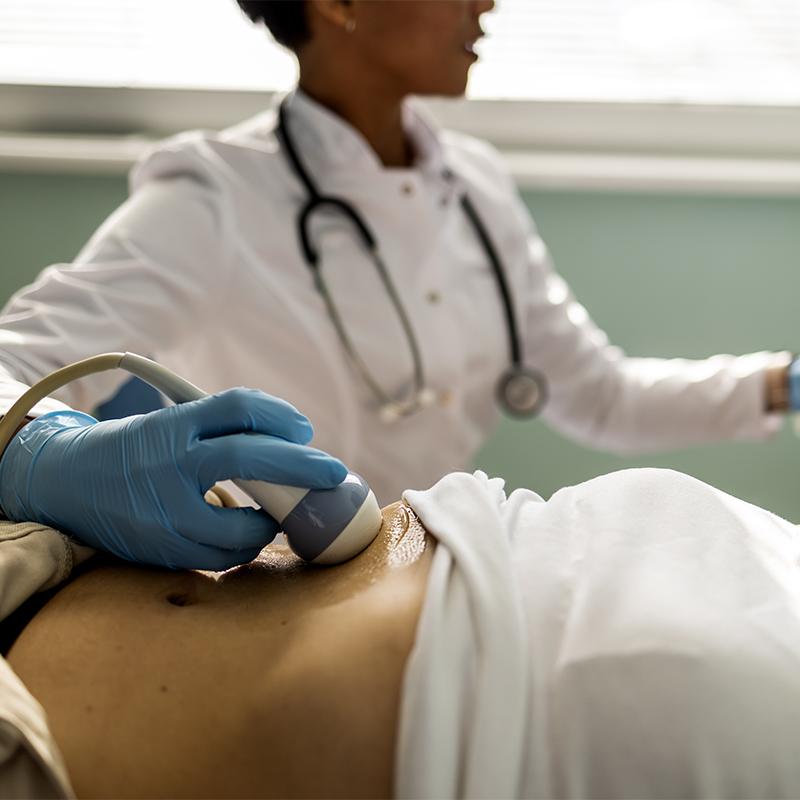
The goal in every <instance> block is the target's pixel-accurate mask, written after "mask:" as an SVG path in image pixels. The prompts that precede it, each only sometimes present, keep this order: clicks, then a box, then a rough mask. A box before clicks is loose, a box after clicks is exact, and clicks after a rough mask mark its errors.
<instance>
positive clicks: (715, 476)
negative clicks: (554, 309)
mask: <svg viewBox="0 0 800 800" xmlns="http://www.w3.org/2000/svg"><path fill="white" fill-rule="evenodd" d="M125 195H126V187H125V181H124V179H122V178H119V177H103V176H60V175H41V174H35V175H34V174H15V173H6V174H3V173H0V246H2V251H0V252H2V256H1V257H0V299H3V300H4V299H5V298H6V297H8V296H9V295H10V294H11V292H12V291H14V289H16V288H17V287H18V286H20V285H21V284H23V283H25V282H26V281H28V280H30V279H31V278H33V277H34V276H35V275H36V273H37V272H38V271H39V270H40V269H41V268H42V267H43V266H45V265H47V264H49V263H53V262H57V261H69V260H70V259H71V258H72V257H73V256H74V255H75V253H76V252H77V251H78V249H79V248H80V247H81V245H82V244H83V242H84V241H85V240H86V238H87V237H88V235H89V234H90V233H91V232H92V231H93V230H94V228H95V227H96V226H97V225H98V223H99V222H101V221H102V220H103V218H104V217H105V216H106V215H107V214H108V212H109V211H111V210H112V209H113V208H114V207H115V206H116V205H118V204H119V202H120V201H121V200H122V199H124V197H125ZM526 199H527V201H528V203H529V205H530V207H531V210H532V211H533V214H534V216H535V218H536V220H537V222H538V224H539V228H540V230H541V232H542V234H543V235H544V237H545V239H546V241H547V242H548V244H549V246H550V249H551V251H552V253H553V255H554V257H555V260H556V263H557V264H558V266H559V269H560V271H561V273H562V274H563V275H564V277H565V278H566V279H567V280H568V282H569V283H570V284H571V286H572V288H573V290H574V292H575V293H576V294H577V296H578V298H579V299H580V300H581V301H582V302H583V303H584V304H585V305H586V306H587V308H588V309H589V311H590V313H591V314H592V316H593V317H594V319H595V320H596V321H597V323H598V324H599V325H600V326H601V327H603V328H604V329H605V330H606V331H607V332H608V334H609V336H610V337H611V339H612V341H614V342H615V343H616V344H618V345H620V346H621V347H623V348H624V349H625V350H626V351H627V352H628V353H630V354H632V355H642V356H646V355H652V356H686V357H691V358H698V357H703V356H706V355H710V354H712V353H716V352H732V353H739V352H748V351H751V350H761V349H784V348H788V349H792V348H798V349H800V330H799V329H798V327H797V326H796V324H795V319H796V316H797V313H798V312H797V298H798V297H800V275H799V274H798V269H797V267H798V258H797V255H798V253H800V225H798V224H797V223H798V219H800V199H797V198H727V197H726V198H720V197H695V196H691V197H678V196H670V195H667V196H657V195H652V196H650V195H641V194H621V193H613V194H612V193H602V192H597V193H574V192H551V191H547V192H544V191H539V192H530V193H528V194H527V195H526ZM523 425H524V428H523ZM799 456H800V441H797V440H796V439H795V437H794V435H793V433H792V432H791V430H790V426H789V425H787V426H786V427H785V429H784V430H783V432H782V433H781V434H780V435H779V436H778V437H776V438H775V439H774V440H772V441H770V442H768V443H766V444H723V445H717V446H713V447H705V448H697V449H692V450H683V451H680V452H674V453H669V454H666V455H660V456H646V457H641V458H621V457H613V456H609V455H606V454H603V453H597V452H593V451H589V450H586V449H584V448H582V447H579V446H577V445H574V444H572V443H571V442H569V441H567V440H565V439H563V438H562V437H560V436H558V435H557V434H555V433H553V432H552V431H550V430H548V429H547V428H546V427H545V426H544V425H542V424H541V423H537V422H533V423H520V422H511V421H505V422H503V424H502V425H501V426H500V428H499V430H498V431H497V433H496V435H495V436H494V437H493V438H492V439H491V441H489V442H488V444H487V445H486V447H485V448H484V450H483V452H482V453H481V455H480V457H479V459H478V462H477V464H478V466H480V467H481V468H483V469H485V470H487V471H488V472H490V473H492V474H497V475H503V476H504V477H505V478H506V479H507V482H508V485H509V487H512V488H513V487H517V486H530V487H531V488H533V489H535V490H536V491H538V492H539V493H540V494H542V495H544V496H545V497H547V496H549V495H550V494H551V493H552V492H553V491H554V490H555V489H557V488H559V487H560V486H563V485H566V484H571V483H576V482H578V481H581V480H584V479H586V478H590V477H593V476H595V475H598V474H601V473H603V472H608V471H609V470H614V469H621V468H625V467H631V466H643V465H650V466H662V467H671V468H675V469H680V470H683V471H685V472H688V473H690V474H692V475H695V476H697V477H699V478H701V479H703V480H706V481H708V482H709V483H712V484H714V485H716V486H719V487H720V488H722V489H725V490H726V491H729V492H732V493H734V494H737V495H739V496H741V497H744V498H746V499H748V500H751V501H752V502H756V503H759V504H760V505H763V506H766V507H767V508H770V509H772V510H774V511H776V512H777V513H779V514H782V515H784V516H786V517H789V518H790V519H796V520H798V521H800V492H798V491H797V486H798V484H800V475H799V474H798V473H800V468H799V467H798V465H799V464H800V458H799Z"/></svg>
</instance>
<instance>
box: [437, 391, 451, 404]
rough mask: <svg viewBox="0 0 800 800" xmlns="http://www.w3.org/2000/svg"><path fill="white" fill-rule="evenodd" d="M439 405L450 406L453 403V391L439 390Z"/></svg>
mask: <svg viewBox="0 0 800 800" xmlns="http://www.w3.org/2000/svg"><path fill="white" fill-rule="evenodd" d="M439 405H440V406H441V407H442V408H449V407H450V406H451V405H453V393H452V392H451V391H450V390H449V389H445V390H444V391H443V392H439Z"/></svg>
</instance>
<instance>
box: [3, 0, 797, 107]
mask: <svg viewBox="0 0 800 800" xmlns="http://www.w3.org/2000/svg"><path fill="white" fill-rule="evenodd" d="M453 1H454V2H455V1H456V0H453ZM485 20H486V28H487V30H488V32H489V34H490V35H489V37H487V39H486V40H485V41H484V42H482V44H481V50H482V56H483V58H482V61H481V63H479V64H478V65H477V66H476V67H475V69H474V70H473V74H472V79H471V82H470V89H469V94H470V97H473V98H482V99H487V98H511V99H521V100H535V101H536V100H538V101H542V100H543V101H587V100H588V101H593V102H605V101H610V102H620V101H622V102H678V103H711V104H714V103H719V104H736V105H749V104H751V105H800V3H798V2H797V0H499V2H498V9H497V11H496V12H495V13H493V14H490V15H488V16H487V17H486V18H485ZM294 76H295V66H294V63H293V59H292V58H291V56H289V55H288V54H287V53H285V52H283V51H282V50H281V49H280V48H279V47H277V46H276V45H274V44H273V43H271V42H269V41H267V40H266V36H265V34H264V32H263V31H260V30H258V29H256V28H254V27H253V26H251V25H250V24H249V22H248V21H247V20H246V19H245V18H244V17H243V16H242V14H241V13H240V12H239V9H238V8H237V6H236V4H235V2H234V0H111V1H109V0H0V83H6V84H9V83H16V84H48V85H77V86H128V87H160V88H165V87H166V88H205V89H244V90H248V89H251V90H252V89H258V90H263V89H284V88H286V87H288V86H290V85H291V83H292V81H293V80H294Z"/></svg>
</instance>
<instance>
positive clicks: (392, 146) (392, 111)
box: [299, 60, 414, 167]
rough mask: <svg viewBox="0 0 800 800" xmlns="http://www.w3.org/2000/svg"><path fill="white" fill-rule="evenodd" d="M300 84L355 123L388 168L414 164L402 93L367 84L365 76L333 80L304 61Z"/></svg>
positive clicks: (352, 123) (340, 77) (327, 106)
mask: <svg viewBox="0 0 800 800" xmlns="http://www.w3.org/2000/svg"><path fill="white" fill-rule="evenodd" d="M320 76H323V77H322V78H321V79H320ZM299 86H300V88H301V89H302V90H303V91H304V92H305V93H306V94H307V95H308V96H309V97H310V98H311V99H312V100H316V102H318V103H320V104H321V105H323V106H325V107H326V108H328V109H330V110H331V111H333V112H334V113H335V114H337V115H338V116H340V117H341V118H342V119H343V120H345V121H346V122H348V123H349V124H350V125H352V126H353V127H354V128H355V129H356V130H357V131H358V132H359V133H360V134H361V135H362V136H363V137H364V138H365V139H366V140H367V142H368V143H369V145H370V146H371V147H372V149H373V150H374V151H375V154H376V156H377V157H378V159H379V160H380V162H381V163H382V164H383V166H384V167H410V166H411V165H412V163H413V161H414V149H413V146H412V144H411V142H410V141H409V139H408V136H407V134H406V132H405V130H404V128H403V95H402V94H399V93H397V92H391V91H387V90H386V89H385V87H381V86H370V85H367V81H365V80H364V77H363V76H361V77H360V79H359V80H354V81H349V80H347V79H346V78H344V77H343V76H337V77H335V78H334V80H330V79H329V78H328V77H327V76H326V75H325V72H324V71H322V72H320V71H319V70H315V69H311V70H304V69H303V62H302V60H301V67H300V82H299ZM342 87H345V88H344V90H342Z"/></svg>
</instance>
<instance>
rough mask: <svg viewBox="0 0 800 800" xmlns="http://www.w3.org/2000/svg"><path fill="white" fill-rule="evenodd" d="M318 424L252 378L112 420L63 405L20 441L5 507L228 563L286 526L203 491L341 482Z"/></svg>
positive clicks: (114, 541) (115, 539)
mask: <svg viewBox="0 0 800 800" xmlns="http://www.w3.org/2000/svg"><path fill="white" fill-rule="evenodd" d="M248 432H255V433H260V434H264V435H263V436H252V435H249V434H248ZM312 435H313V431H312V428H311V424H310V423H309V421H308V420H307V419H306V418H305V417H304V416H302V415H301V414H300V413H299V412H298V411H297V410H296V409H295V408H293V407H292V406H291V405H289V404H288V403H286V402H284V401H283V400H278V399H277V398H275V397H270V396H269V395H266V394H264V393H263V392H259V391H255V390H252V389H229V390H227V391H225V392H221V393H220V394H217V395H210V396H208V397H204V398H202V399H200V400H194V401H192V402H189V403H184V404H182V405H178V406H170V407H168V408H163V409H160V410H158V411H153V412H151V413H149V414H143V415H140V416H135V417H126V418H125V419H119V420H111V421H108V422H98V421H97V420H96V419H94V418H93V417H90V416H89V415H88V414H81V413H80V412H77V411H56V412H52V413H50V414H44V415H43V416H41V417H38V418H37V419H35V420H33V421H32V422H29V423H28V424H27V425H26V426H25V427H24V428H23V429H22V430H21V431H20V432H19V433H18V434H17V435H16V436H15V437H14V439H13V440H12V442H11V444H9V446H8V448H7V450H6V452H5V454H4V455H3V458H2V461H0V507H2V510H3V512H4V513H5V515H6V517H7V518H8V519H11V520H17V521H22V520H33V521H36V522H41V523H44V524H46V525H51V526H53V527H54V528H58V529H59V530H63V531H65V532H68V533H71V534H72V535H73V536H75V538H77V539H79V540H80V541H82V542H84V543H86V544H88V545H91V546H92V547H95V548H97V549H102V550H108V551H110V552H112V553H114V554H115V555H117V556H120V557H122V558H125V559H128V560H130V561H141V562H145V563H148V564H156V565H159V566H166V567H172V568H194V569H210V570H221V569H227V568H228V567H232V566H235V565H236V564H243V563H245V562H247V561H251V560H252V559H253V558H255V557H256V555H258V552H259V550H261V548H262V547H263V546H264V545H266V544H268V543H269V542H271V541H272V539H273V538H274V537H275V534H276V533H277V531H278V526H277V523H276V522H275V520H274V519H272V517H270V516H269V515H268V514H267V513H266V512H264V511H261V510H258V509H254V508H235V509H228V508H218V507H215V506H211V505H209V504H208V503H206V502H205V500H204V499H203V495H204V493H205V492H206V490H208V489H209V488H211V486H213V485H214V483H215V482H217V481H219V480H224V479H227V478H250V479H254V480H264V481H270V482H272V483H283V484H289V485H292V486H306V487H309V488H318V489H329V488H332V487H334V486H336V485H338V484H339V483H341V481H342V480H343V479H344V478H345V476H346V474H347V469H346V468H345V466H344V465H343V464H342V463H341V462H340V461H337V460H336V459H334V458H332V457H331V456H328V455H326V454H325V453H323V452H321V451H319V450H314V449H313V448H310V447H306V446H305V445H306V444H307V443H308V442H309V441H311V437H312Z"/></svg>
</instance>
